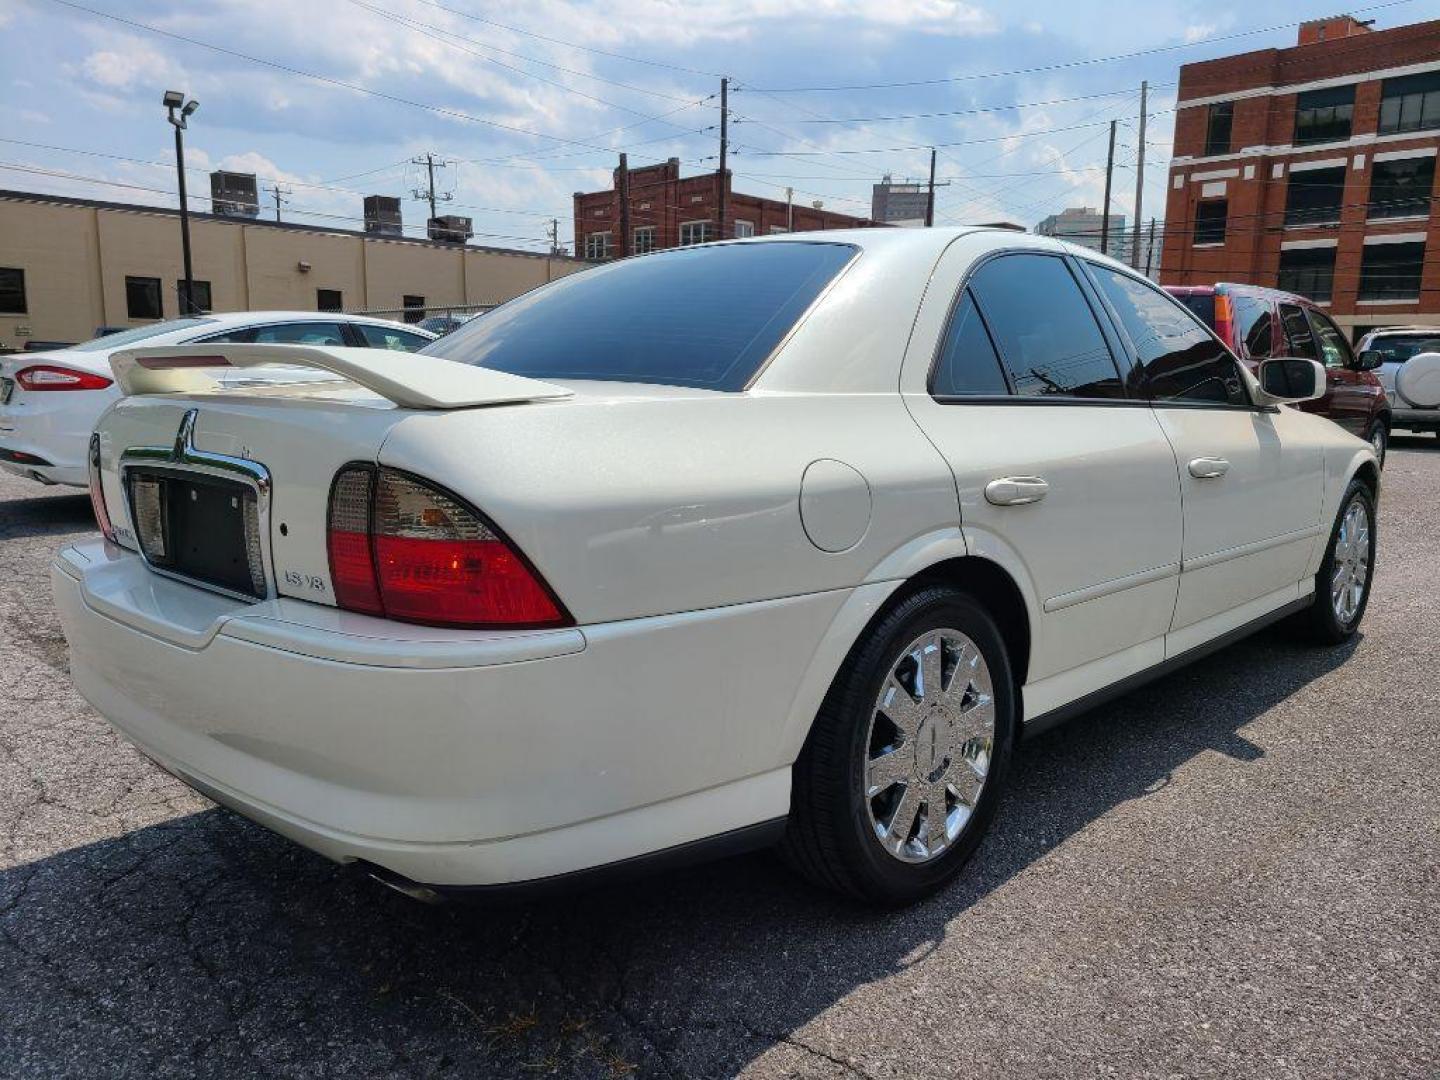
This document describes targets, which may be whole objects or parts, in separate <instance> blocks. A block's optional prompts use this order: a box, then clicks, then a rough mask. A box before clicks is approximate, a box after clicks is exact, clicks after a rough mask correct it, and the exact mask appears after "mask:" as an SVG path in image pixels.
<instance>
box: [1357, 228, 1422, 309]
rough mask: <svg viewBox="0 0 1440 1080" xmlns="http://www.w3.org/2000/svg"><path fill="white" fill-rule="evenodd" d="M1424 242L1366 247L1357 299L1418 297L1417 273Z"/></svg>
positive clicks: (1418, 279) (1418, 281)
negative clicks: (1358, 297)
mask: <svg viewBox="0 0 1440 1080" xmlns="http://www.w3.org/2000/svg"><path fill="white" fill-rule="evenodd" d="M1424 263H1425V242H1424V241H1423V240H1421V241H1419V242H1407V243H1403V244H1366V245H1365V254H1364V256H1363V257H1362V258H1361V260H1360V299H1361V300H1415V299H1418V298H1419V296H1420V270H1421V267H1422V266H1423V265H1424Z"/></svg>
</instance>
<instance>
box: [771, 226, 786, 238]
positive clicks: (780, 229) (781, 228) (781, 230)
mask: <svg viewBox="0 0 1440 1080" xmlns="http://www.w3.org/2000/svg"><path fill="white" fill-rule="evenodd" d="M789 231H790V230H789V229H787V228H786V227H785V226H784V225H771V226H770V234H771V235H772V236H773V235H774V234H775V233H788V232H789Z"/></svg>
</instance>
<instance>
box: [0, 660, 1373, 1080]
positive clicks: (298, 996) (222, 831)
mask: <svg viewBox="0 0 1440 1080" xmlns="http://www.w3.org/2000/svg"><path fill="white" fill-rule="evenodd" d="M1353 648H1354V645H1353V644H1352V645H1351V646H1348V647H1342V648H1338V649H1333V650H1315V649H1309V648H1302V647H1299V646H1296V645H1292V644H1290V643H1289V642H1288V641H1287V640H1286V639H1285V638H1284V637H1283V636H1282V635H1281V634H1280V633H1278V632H1270V633H1267V634H1264V635H1262V636H1260V637H1258V638H1254V639H1252V640H1250V641H1248V642H1244V643H1241V644H1239V645H1237V646H1232V647H1231V648H1229V649H1226V650H1224V651H1223V652H1220V653H1217V654H1216V655H1215V656H1213V657H1211V658H1209V659H1207V660H1205V661H1202V662H1201V663H1199V664H1197V665H1195V666H1193V667H1191V668H1189V669H1186V670H1184V671H1182V672H1179V673H1177V674H1174V675H1171V676H1169V677H1167V678H1166V679H1164V680H1162V681H1160V682H1157V683H1155V684H1153V685H1151V686H1149V687H1146V688H1143V689H1141V690H1138V691H1136V692H1134V693H1132V694H1130V695H1129V696H1127V697H1125V698H1122V699H1120V700H1118V701H1116V702H1114V703H1112V704H1110V705H1108V706H1105V707H1104V708H1101V709H1099V710H1097V711H1095V712H1093V713H1091V714H1088V715H1086V716H1084V717H1081V718H1079V719H1078V720H1076V721H1074V722H1072V723H1071V724H1070V725H1068V726H1067V727H1065V728H1062V729H1060V730H1058V731H1056V732H1053V733H1051V734H1048V735H1046V736H1044V737H1042V738H1040V739H1037V740H1036V741H1035V742H1033V743H1031V744H1029V745H1027V746H1026V747H1025V748H1024V750H1023V752H1022V753H1021V754H1020V755H1019V757H1018V758H1017V760H1016V765H1015V771H1014V773H1013V782H1012V787H1011V791H1010V793H1009V795H1008V797H1007V799H1006V800H1005V803H1004V805H1003V807H1002V810H1001V813H1000V815H999V818H998V820H997V822H996V826H995V829H994V831H993V833H992V835H991V836H990V837H989V838H988V839H987V841H986V842H985V843H984V844H983V845H982V847H981V848H980V850H979V852H978V854H977V855H976V857H975V859H974V861H973V862H972V863H971V865H970V866H969V867H968V868H967V869H966V871H965V872H964V873H963V874H962V875H961V877H960V878H959V879H958V880H957V881H956V882H954V883H953V884H952V885H951V886H950V887H948V888H947V889H945V890H944V891H942V892H941V893H940V894H938V895H937V896H935V897H933V898H931V899H930V900H928V901H926V902H925V903H922V904H920V905H918V906H916V907H913V908H910V909H908V910H904V911H896V912H875V911H870V910H866V909H862V908H859V907H857V906H855V905H853V904H851V903H848V902H846V901H844V900H841V899H837V898H835V897H832V896H830V895H828V894H825V893H823V892H820V891H818V890H815V889H813V888H811V887H810V886H808V885H806V884H804V883H803V882H801V881H799V880H798V879H796V878H795V877H793V876H792V875H791V874H790V873H789V872H788V871H787V870H786V869H785V868H784V867H783V866H782V865H781V864H780V863H779V861H778V860H777V859H776V858H775V857H773V856H772V855H769V854H758V855H754V856H747V857H742V858H735V859H730V860H727V861H724V862H720V863H715V864H711V865H708V866H702V867H698V868H694V869H690V870H685V871H677V872H673V873H669V874H665V875H661V876H657V877H652V878H648V879H644V880H640V881H636V882H632V883H629V884H625V885H621V886H615V887H611V888H607V889H605V890H602V891H596V892H589V893H581V894H576V895H570V896H563V897H560V898H557V899H552V900H548V901H546V902H544V903H537V904H534V905H518V906H508V907H504V908H498V909H487V908H475V907H466V906H456V905H450V906H440V907H427V906H424V905H421V904H419V903H416V902H414V901H412V900H409V899H407V898H404V897H401V896H399V895H397V894H395V893H392V892H390V891H389V890H387V889H385V888H383V887H382V886H380V885H378V884H376V883H375V882H373V881H370V880H368V879H365V878H363V877H361V876H359V875H358V874H356V873H355V872H353V871H348V870H346V869H343V868H340V867H336V866H333V865H332V864H330V863H328V862H326V861H324V860H322V859H320V858H319V857H317V856H314V855H311V854H310V853H308V852H306V851H303V850H301V849H299V848H297V847H294V846H293V845H291V844H289V843H288V842H286V841H284V840H281V839H280V838H278V837H276V836H273V835H272V834H270V833H268V832H266V831H264V830H263V829H261V828H259V827H258V826H255V825H252V824H250V823H249V822H247V821H245V820H244V819H242V818H240V817H238V816H236V815H233V814H231V813H229V812H227V811H223V810H218V809H212V810H207V811H204V812H201V813H197V814H191V815H188V816H184V817H179V818H175V819H173V820H169V821H166V822H164V823H163V824H158V825H153V826H150V827H147V828H140V829H136V830H134V831H130V832H127V833H125V834H123V835H119V836H116V837H115V838H114V839H110V840H105V841H102V842H99V843H92V844H89V845H87V846H83V847H77V848H74V849H72V850H68V851H64V852H63V853H60V854H57V855H54V856H52V857H48V858H43V859H40V860H37V861H33V862H29V863H26V864H23V865H19V866H15V867H13V868H10V869H7V870H5V871H3V872H0V971H4V972H5V975H4V978H3V980H0V1060H9V1061H11V1062H12V1063H18V1065H19V1066H20V1072H21V1073H22V1074H26V1075H31V1074H53V1075H99V1074H104V1075H107V1076H123V1075H132V1074H141V1073H144V1074H147V1075H148V1076H155V1075H167V1074H180V1075H203V1076H212V1075H213V1076H242V1075H253V1074H256V1073H260V1072H275V1073H278V1074H285V1075H288V1074H298V1073H304V1074H305V1075H325V1076H328V1075H347V1076H348V1075H353V1076H360V1075H380V1074H387V1075H426V1076H428V1075H457V1076H478V1075H484V1076H495V1075H516V1076H521V1075H523V1076H530V1075H535V1074H536V1072H537V1071H538V1072H540V1073H542V1074H543V1073H550V1074H557V1075H566V1076H568V1075H574V1076H623V1075H627V1074H630V1073H632V1072H633V1073H634V1074H638V1075H659V1076H719V1075H732V1074H734V1073H735V1072H736V1071H737V1070H739V1069H741V1068H743V1067H744V1066H745V1064H746V1063H748V1062H753V1061H754V1060H755V1059H756V1058H757V1057H758V1056H760V1055H762V1054H765V1053H767V1052H769V1051H771V1050H775V1049H777V1048H778V1049H779V1050H782V1051H784V1052H785V1053H790V1054H794V1055H796V1056H797V1058H798V1059H801V1060H810V1059H812V1058H813V1060H812V1061H811V1064H812V1065H813V1068H814V1070H815V1071H830V1072H833V1071H836V1070H837V1068H838V1071H840V1072H844V1071H847V1068H846V1067H845V1063H844V1062H838V1063H837V1062H836V1061H834V1059H831V1058H829V1056H828V1055H827V1053H826V1052H825V1050H824V1049H823V1048H820V1047H815V1046H811V1045H808V1044H806V1043H805V1042H803V1041H802V1040H801V1036H800V1034H799V1030H800V1029H801V1028H803V1027H804V1026H805V1025H806V1024H807V1023H808V1022H809V1021H811V1020H812V1019H814V1018H815V1017H817V1016H818V1015H819V1014H821V1013H822V1012H824V1011H825V1010H826V1009H827V1008H828V1007H830V1006H832V1005H833V1004H835V1003H836V1002H837V1001H839V1000H841V999H842V998H844V997H845V996H846V995H847V994H848V993H849V992H851V991H852V990H854V989H855V988H856V987H858V986H861V985H863V984H867V983H873V982H875V981H877V980H883V979H885V978H886V977H887V976H888V975H891V974H893V973H896V972H899V971H902V970H904V969H906V968H910V967H912V966H914V965H917V964H923V963H924V962H925V960H926V958H927V957H928V956H929V955H931V953H932V952H934V951H935V950H936V948H937V946H938V945H939V944H940V943H942V942H943V940H944V938H945V937H946V935H947V933H950V932H962V931H963V930H964V924H963V920H964V919H965V917H966V912H967V910H968V909H969V908H971V907H972V906H973V905H975V904H977V903H978V902H980V901H981V900H983V899H984V898H985V897H986V896H987V895H989V894H990V893H991V892H993V891H994V890H996V889H998V888H1000V887H1001V886H1003V885H1005V884H1006V883H1007V882H1008V881H1010V879H1011V878H1013V877H1015V876H1016V875H1017V874H1020V873H1021V872H1022V871H1025V870H1027V868H1031V867H1032V866H1034V865H1035V864H1037V863H1038V862H1040V861H1042V860H1044V859H1045V857H1046V856H1047V855H1049V854H1050V853H1052V852H1054V851H1055V850H1056V849H1057V848H1059V847H1061V846H1062V845H1064V844H1066V842H1067V840H1069V839H1071V838H1072V837H1074V836H1075V834H1076V833H1078V832H1079V831H1080V830H1082V829H1084V828H1085V827H1086V826H1087V825H1089V824H1090V823H1092V822H1095V821H1096V820H1097V819H1098V818H1100V817H1102V816H1103V815H1106V814H1107V813H1108V812H1110V811H1112V810H1114V809H1115V808H1117V807H1119V806H1121V804H1124V803H1127V802H1128V801H1130V800H1136V799H1144V798H1147V797H1149V796H1151V795H1152V794H1154V793H1156V792H1158V791H1160V790H1162V789H1163V788H1164V787H1165V786H1166V785H1167V784H1169V783H1171V782H1172V780H1173V778H1174V776H1175V773H1176V771H1177V770H1178V769H1179V768H1180V767H1181V766H1183V765H1184V764H1185V763H1186V762H1188V761H1190V760H1191V759H1193V758H1195V757H1197V756H1198V755H1202V754H1206V753H1218V754H1222V755H1225V756H1226V757H1227V758H1229V759H1232V760H1233V761H1234V763H1235V766H1236V768H1240V769H1245V768H1248V767H1250V766H1251V765H1252V764H1253V763H1254V762H1255V760H1256V759H1257V758H1258V757H1260V756H1261V751H1260V750H1259V749H1258V748H1257V747H1255V746H1254V745H1253V744H1252V743H1250V742H1249V741H1247V740H1246V738H1245V736H1244V734H1243V730H1242V729H1243V728H1244V727H1245V726H1246V725H1247V724H1249V723H1250V722H1251V721H1252V720H1254V719H1256V718H1257V717H1259V716H1260V715H1261V714H1262V713H1264V712H1265V711H1266V710H1267V709H1269V708H1271V707H1272V706H1273V705H1275V704H1276V703H1278V702H1279V701H1281V700H1283V699H1284V698H1286V697H1288V696H1289V695H1291V694H1293V693H1295V692H1296V691H1298V690H1299V689H1301V688H1302V687H1304V686H1305V685H1306V684H1308V683H1309V682H1311V681H1312V680H1314V679H1316V678H1318V677H1320V676H1322V675H1323V674H1325V673H1326V672H1328V671H1330V670H1331V669H1333V668H1335V667H1336V666H1338V665H1340V664H1342V663H1343V662H1344V661H1345V659H1346V658H1347V657H1348V655H1349V654H1350V652H1351V651H1352V650H1353ZM165 783H168V781H165ZM155 786H157V787H160V786H163V785H162V784H161V781H160V779H159V778H158V777H157V778H156V785H155ZM127 794H128V793H127ZM171 794H173V792H172V793H171ZM44 809H45V808H44V807H43V806H41V807H37V808H34V812H37V813H41V812H43V811H44ZM1018 887H1022V888H1023V883H1022V884H1021V885H1019V886H1018ZM1017 932H1023V928H1022V929H1021V930H1019V931H1017ZM964 956H965V954H963V953H962V954H961V958H960V960H959V961H957V960H956V958H955V957H954V955H953V954H952V955H951V956H950V957H948V958H947V961H946V962H947V963H949V964H951V965H952V966H953V964H955V963H956V962H962V963H963V962H967V961H965V959H964ZM974 963H975V966H976V970H975V972H974V978H975V979H983V978H984V977H985V975H986V972H985V969H984V960H983V959H982V958H981V957H979V956H977V957H976V959H975V960H974ZM805 1071H809V1069H808V1068H807V1069H806V1070H805Z"/></svg>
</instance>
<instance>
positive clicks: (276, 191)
mask: <svg viewBox="0 0 1440 1080" xmlns="http://www.w3.org/2000/svg"><path fill="white" fill-rule="evenodd" d="M270 194H271V195H273V196H274V197H275V220H276V221H279V220H280V206H281V204H282V203H284V202H285V201H286V200H285V199H284V198H282V196H285V195H289V194H290V189H289V188H282V187H281V186H280V185H279V184H275V185H273V186H272V187H271V188H270Z"/></svg>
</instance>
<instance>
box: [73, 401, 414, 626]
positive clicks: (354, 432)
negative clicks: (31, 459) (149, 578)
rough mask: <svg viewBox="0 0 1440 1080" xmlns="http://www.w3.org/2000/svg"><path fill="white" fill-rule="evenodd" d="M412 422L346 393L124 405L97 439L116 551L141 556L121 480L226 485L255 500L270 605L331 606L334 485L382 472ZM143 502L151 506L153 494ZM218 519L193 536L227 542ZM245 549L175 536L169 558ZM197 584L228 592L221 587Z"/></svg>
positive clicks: (230, 542) (199, 522)
mask: <svg viewBox="0 0 1440 1080" xmlns="http://www.w3.org/2000/svg"><path fill="white" fill-rule="evenodd" d="M410 415H413V413H411V412H410V411H408V410H404V409H399V408H397V407H395V406H394V405H393V404H392V403H391V402H389V401H386V400H385V399H384V398H381V397H379V396H377V395H375V394H371V393H368V392H367V391H364V390H361V389H359V388H355V387H350V386H347V385H345V384H341V383H325V384H313V383H311V384H305V385H303V386H288V387H278V386H277V387H255V388H249V389H247V391H246V392H245V394H243V395H240V394H227V393H214V394H193V395H165V396H144V395H142V396H138V397H129V398H124V399H122V400H121V401H119V402H117V403H116V404H115V406H114V407H113V408H112V409H111V410H110V411H109V412H108V413H107V414H106V415H105V417H104V418H103V419H102V420H101V423H100V426H99V429H98V430H99V436H100V463H101V482H102V485H103V488H104V493H105V502H106V506H107V508H108V509H109V512H110V518H111V521H112V523H113V524H114V527H115V531H116V537H117V540H118V541H119V542H120V543H121V544H122V545H124V546H126V547H129V548H131V549H132V550H136V551H140V550H141V548H142V544H141V540H140V537H141V524H137V521H136V505H135V504H134V503H132V491H131V489H129V488H127V486H126V483H125V482H124V480H123V479H122V474H123V473H128V474H129V475H130V479H131V480H132V481H133V480H134V479H135V478H137V477H141V476H145V477H161V478H167V477H168V478H173V479H177V480H179V481H185V482H186V484H188V482H189V481H192V480H193V481H195V482H196V483H200V484H205V483H211V484H212V485H220V486H222V487H221V490H224V491H233V492H235V493H236V494H238V495H240V496H241V498H242V500H243V497H244V494H245V492H246V491H248V492H250V493H251V495H252V497H253V498H254V501H255V506H254V510H253V513H254V514H255V531H256V539H257V540H258V541H259V553H258V554H259V557H258V562H259V564H260V569H261V571H262V573H263V580H264V582H265V584H266V586H267V587H266V590H265V594H266V595H271V596H274V595H279V596H292V597H296V598H299V599H304V600H311V601H314V602H316V603H320V604H328V605H331V606H333V605H334V604H335V596H334V592H333V591H332V589H331V585H330V569H329V559H328V556H327V553H326V547H325V523H326V508H327V503H328V500H329V495H330V484H331V481H332V480H333V478H334V476H335V474H336V472H338V471H339V469H340V468H341V467H342V466H343V465H345V464H346V463H347V462H351V461H365V462H373V461H375V460H376V456H377V455H378V453H379V450H380V446H381V445H382V444H383V443H384V441H385V438H386V436H387V435H388V434H389V432H390V430H391V429H392V428H393V427H394V426H395V425H396V424H398V423H400V421H402V420H403V419H405V417H406V416H410ZM177 442H178V443H180V444H181V445H180V446H179V447H178V448H177ZM203 492H204V488H201V490H200V491H194V490H191V489H190V487H188V486H186V485H184V484H182V485H180V486H177V487H176V488H174V489H173V490H172V491H171V495H173V496H174V497H178V498H187V497H188V498H189V499H192V500H195V499H196V498H197V495H198V496H201V497H200V498H199V499H198V500H197V506H202V505H203V504H204V502H205V499H204V498H203ZM146 497H148V498H149V499H150V500H152V501H153V499H154V495H153V493H147V496H146ZM141 512H142V513H144V512H145V507H144V506H142V507H141ZM237 512H238V511H237ZM218 513H220V515H221V516H220V517H219V518H218V519H217V518H211V519H207V518H205V517H203V516H194V517H189V518H187V519H186V520H187V521H189V522H190V524H189V525H188V526H185V528H187V529H188V530H190V531H192V532H193V531H196V530H199V531H204V530H205V527H206V526H205V522H206V521H207V520H208V521H210V522H211V525H210V527H211V528H212V529H213V530H214V531H216V532H227V533H228V531H229V529H230V525H229V524H227V523H226V522H227V521H228V518H227V517H226V516H225V514H226V511H225V510H224V507H223V506H222V507H221V508H220V510H219V511H218ZM236 520H237V521H238V520H240V519H238V518H237V519H236ZM236 527H239V526H238V525H237V526H236ZM242 539H243V538H242ZM236 542H237V538H236V537H232V536H229V535H225V536H219V535H214V536H211V537H208V538H207V537H206V536H203V535H189V536H174V537H172V538H171V551H170V552H169V554H170V555H171V556H173V555H174V554H175V552H176V551H177V550H178V549H179V548H180V546H181V545H189V546H190V548H189V549H190V550H191V551H192V553H196V554H198V556H199V557H200V558H202V559H203V558H204V556H205V553H206V551H207V550H211V551H215V550H218V551H224V550H226V549H228V548H233V546H234V544H235V543H236ZM146 554H147V561H150V562H151V567H152V569H156V568H159V567H160V563H159V561H158V560H157V559H156V558H152V557H151V556H153V555H154V554H155V553H154V552H146ZM194 565H195V564H194V563H193V562H187V563H186V564H185V565H184V566H182V567H180V569H179V571H178V572H176V573H174V576H178V577H182V578H186V579H191V580H193V579H194V578H195V577H196V575H195V574H194V573H188V572H186V571H187V570H192V569H193V567H194ZM161 572H165V571H164V570H163V569H162V570H161ZM202 576H203V575H202ZM196 583H197V584H201V585H204V586H206V587H210V588H216V587H217V585H218V586H220V587H221V591H227V590H225V589H224V587H223V583H221V582H217V580H216V579H215V578H214V577H210V578H208V580H198V581H196ZM228 591H234V590H228Z"/></svg>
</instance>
